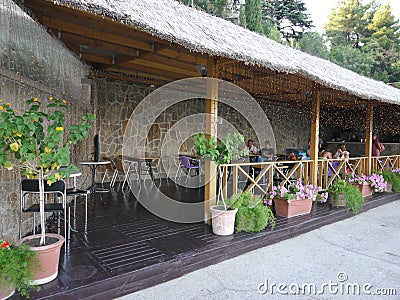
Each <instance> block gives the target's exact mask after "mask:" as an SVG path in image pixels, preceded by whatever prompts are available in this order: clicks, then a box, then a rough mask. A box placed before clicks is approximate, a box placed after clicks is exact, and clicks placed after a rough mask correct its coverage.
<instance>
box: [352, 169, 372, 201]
mask: <svg viewBox="0 0 400 300" xmlns="http://www.w3.org/2000/svg"><path fill="white" fill-rule="evenodd" d="M347 181H348V182H350V183H351V184H353V185H355V186H357V187H358V188H359V189H360V192H361V195H362V196H363V197H367V196H371V195H372V193H373V191H372V187H371V185H370V181H369V178H368V176H367V175H364V174H362V175H351V176H350V177H349V178H348V179H347Z"/></svg>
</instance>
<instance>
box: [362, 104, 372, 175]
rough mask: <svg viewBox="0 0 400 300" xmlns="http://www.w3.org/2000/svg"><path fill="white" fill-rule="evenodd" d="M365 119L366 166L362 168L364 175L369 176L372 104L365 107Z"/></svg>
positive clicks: (370, 165) (370, 169)
mask: <svg viewBox="0 0 400 300" xmlns="http://www.w3.org/2000/svg"><path fill="white" fill-rule="evenodd" d="M366 113H367V117H366V123H365V156H366V157H367V159H366V164H365V168H364V173H365V174H366V175H371V172H372V130H373V127H374V106H373V104H372V103H368V105H367V112H366Z"/></svg>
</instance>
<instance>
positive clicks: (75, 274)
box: [12, 182, 400, 299]
mask: <svg viewBox="0 0 400 300" xmlns="http://www.w3.org/2000/svg"><path fill="white" fill-rule="evenodd" d="M161 189H162V190H163V192H164V193H167V194H168V193H170V194H171V195H172V194H175V195H180V197H185V198H190V199H192V200H193V199H198V201H201V200H202V199H203V192H202V190H198V189H185V188H183V187H179V186H175V184H172V183H169V182H162V185H161ZM146 193H148V196H152V197H154V195H151V193H149V192H148V191H146V190H145V189H143V197H145V196H146ZM141 195H142V194H141ZM397 199H400V197H399V196H398V194H382V195H379V196H372V197H369V198H368V200H367V202H366V203H365V204H364V205H363V208H362V211H365V210H368V209H371V208H374V207H377V206H379V205H382V204H385V203H388V202H391V201H395V200H397ZM78 202H79V201H78ZM82 208H83V205H77V224H76V225H77V228H78V230H79V232H78V233H73V234H72V237H71V243H70V246H69V248H68V252H67V254H64V253H62V255H61V258H60V270H59V276H58V278H57V279H55V280H54V281H52V282H50V283H48V284H45V285H43V286H42V288H41V290H40V291H38V292H32V293H31V298H32V299H83V298H87V299H111V298H114V297H118V296H122V295H125V294H128V293H132V292H134V291H138V290H140V289H144V288H146V287H149V286H153V285H156V284H159V283H161V282H164V281H168V280H170V279H173V278H177V277H180V276H182V275H184V274H186V273H189V272H192V271H194V270H197V269H200V268H203V267H206V266H208V265H211V264H215V263H217V262H220V261H223V260H226V259H229V258H232V257H235V256H237V255H240V254H243V253H246V252H248V251H252V250H255V249H258V248H260V247H263V246H267V245H270V244H273V243H277V242H279V241H282V240H284V239H287V238H291V237H293V236H296V235H299V234H302V233H304V232H307V231H310V230H313V229H316V228H319V227H321V226H324V225H327V224H330V223H333V222H336V221H339V220H342V219H345V218H348V217H350V216H352V214H351V213H350V212H346V211H345V210H344V209H332V208H330V206H329V205H328V204H315V203H314V207H313V210H312V212H311V214H309V215H304V216H299V217H294V218H291V219H285V218H281V217H278V218H277V224H276V227H275V229H274V230H273V231H270V230H269V229H267V230H265V231H263V232H261V233H257V234H250V233H238V234H234V235H232V236H228V237H220V236H216V235H214V234H213V233H212V232H211V228H210V227H209V226H208V225H206V224H204V223H196V224H179V223H174V222H169V221H165V220H163V219H160V218H158V217H156V216H154V215H153V214H151V213H149V212H148V211H147V210H146V209H144V208H143V207H142V206H141V205H140V203H139V202H138V201H137V200H136V199H135V198H134V197H133V195H132V194H131V193H130V192H129V191H128V190H126V192H125V193H122V192H121V190H118V189H117V188H116V189H114V190H113V191H112V192H109V193H101V194H97V198H96V205H94V201H93V200H91V201H90V207H89V222H88V226H87V230H86V231H85V228H84V223H83V222H82V221H83V217H82V216H83V209H82ZM12 299H19V296H18V295H15V296H13V298H12Z"/></svg>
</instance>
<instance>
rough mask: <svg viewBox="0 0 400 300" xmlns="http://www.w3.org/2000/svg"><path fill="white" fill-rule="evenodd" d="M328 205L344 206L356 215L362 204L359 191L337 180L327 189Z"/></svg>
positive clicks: (343, 181) (349, 184)
mask: <svg viewBox="0 0 400 300" xmlns="http://www.w3.org/2000/svg"><path fill="white" fill-rule="evenodd" d="M328 192H329V203H330V204H331V205H332V206H344V207H345V208H346V209H348V210H350V209H351V210H352V211H353V213H354V214H357V213H358V212H359V210H360V208H361V204H363V203H364V197H363V196H362V195H361V192H360V189H359V188H358V187H356V186H354V185H352V184H351V183H349V182H348V181H346V180H343V179H337V180H335V181H334V182H333V184H332V185H330V186H329V188H328Z"/></svg>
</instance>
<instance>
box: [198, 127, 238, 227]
mask: <svg viewBox="0 0 400 300" xmlns="http://www.w3.org/2000/svg"><path fill="white" fill-rule="evenodd" d="M243 143H244V137H243V135H241V134H240V133H228V134H227V136H226V137H225V138H224V139H223V140H222V141H221V142H220V143H219V144H218V142H217V140H216V139H215V138H214V137H211V136H209V137H207V136H206V135H205V134H204V133H203V134H197V135H195V137H194V145H195V147H196V148H197V155H199V156H203V157H205V158H208V159H211V160H213V161H215V163H216V165H217V167H218V196H217V205H216V206H213V207H211V208H210V209H211V214H212V222H213V232H214V233H216V234H219V235H230V234H232V233H233V231H234V226H235V215H236V212H237V209H234V210H229V205H227V203H226V201H225V199H224V196H223V192H222V188H223V187H222V173H223V172H222V167H221V165H222V164H226V163H230V162H231V161H232V160H234V159H238V158H239V146H240V145H241V144H243ZM221 202H222V205H221ZM221 209H222V211H221Z"/></svg>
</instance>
